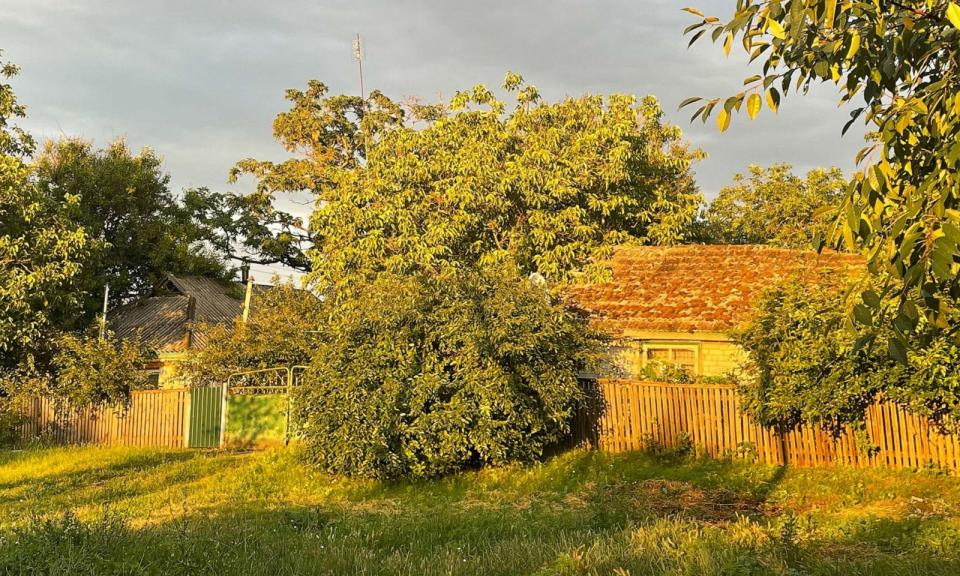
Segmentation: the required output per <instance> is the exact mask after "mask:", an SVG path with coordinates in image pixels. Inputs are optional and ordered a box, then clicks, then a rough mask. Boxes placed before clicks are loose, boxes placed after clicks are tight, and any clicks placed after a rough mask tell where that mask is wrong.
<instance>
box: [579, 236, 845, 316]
mask: <svg viewBox="0 0 960 576" xmlns="http://www.w3.org/2000/svg"><path fill="white" fill-rule="evenodd" d="M610 267H611V269H612V272H613V279H612V281H610V282H606V283H601V284H593V285H588V286H579V287H576V288H574V289H572V290H570V292H569V296H571V297H572V298H573V300H574V301H575V302H576V303H577V304H579V305H580V306H581V307H582V308H584V309H585V310H587V311H588V312H590V313H591V316H592V317H593V319H594V322H595V323H596V324H597V325H598V326H600V327H602V328H604V329H606V330H607V331H609V332H611V333H612V334H614V335H621V334H623V333H624V332H626V331H649V332H727V331H730V330H731V329H733V328H736V327H738V326H739V325H741V324H742V323H743V322H744V321H746V320H749V318H750V317H751V315H752V310H753V306H754V305H755V304H756V303H757V301H758V299H759V297H760V296H761V295H762V294H763V292H764V290H765V289H767V288H769V287H771V286H773V285H774V284H775V283H776V282H778V281H780V280H782V279H784V278H786V277H788V276H791V275H798V276H799V277H800V278H802V279H803V281H810V282H815V281H817V278H818V277H820V276H821V275H822V274H823V273H824V272H827V271H833V272H837V271H839V272H842V273H846V274H850V275H857V274H859V273H861V271H862V270H864V263H863V260H862V258H861V257H860V256H857V255H853V254H841V253H837V252H828V251H824V252H823V253H822V254H817V253H816V252H813V251H801V250H788V249H783V248H773V247H769V246H723V245H682V246H637V247H622V248H619V249H617V250H616V252H615V253H614V256H613V258H612V259H611V260H610Z"/></svg>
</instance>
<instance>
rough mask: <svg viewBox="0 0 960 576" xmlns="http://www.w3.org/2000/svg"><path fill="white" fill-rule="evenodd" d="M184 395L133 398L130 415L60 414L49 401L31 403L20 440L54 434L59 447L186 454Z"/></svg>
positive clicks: (100, 409) (150, 393) (115, 411)
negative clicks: (94, 446)
mask: <svg viewBox="0 0 960 576" xmlns="http://www.w3.org/2000/svg"><path fill="white" fill-rule="evenodd" d="M186 398H187V393H186V391H184V390H179V389H175V390H141V391H135V392H132V393H131V398H130V404H129V406H127V407H126V409H125V410H124V409H119V408H117V407H114V406H84V407H83V408H80V409H78V410H73V409H70V408H67V409H65V410H55V409H54V406H53V402H52V401H51V399H50V398H30V399H28V400H27V401H26V402H25V403H24V408H23V410H22V414H23V416H24V420H25V422H24V424H23V425H22V426H21V427H20V434H21V438H22V439H24V440H31V439H33V438H37V437H40V436H41V435H43V434H47V433H49V434H50V435H51V436H50V437H51V439H52V440H54V441H55V442H57V443H60V444H101V445H105V446H118V445H128V446H151V447H166V448H181V447H183V445H184V442H183V427H184V419H185V418H186V417H187V416H188V412H187V410H186V409H185V408H184V404H185V403H186Z"/></svg>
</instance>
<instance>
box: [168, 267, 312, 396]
mask: <svg viewBox="0 0 960 576" xmlns="http://www.w3.org/2000/svg"><path fill="white" fill-rule="evenodd" d="M275 280H276V279H275ZM275 284H276V285H275V286H273V287H271V288H268V289H266V290H258V291H257V292H255V293H254V294H253V297H252V304H251V309H252V312H251V314H250V318H249V320H248V322H247V324H246V325H243V324H239V323H237V324H218V325H215V326H198V327H197V328H196V330H197V332H199V333H202V334H203V339H204V342H205V345H204V347H203V348H202V349H200V350H198V351H197V352H196V353H195V354H193V355H191V356H190V357H189V358H187V359H186V360H185V361H184V363H183V365H182V367H181V372H180V373H181V374H182V375H183V376H184V377H185V378H186V379H187V380H188V381H189V382H190V383H191V384H192V385H203V384H222V383H223V382H224V380H225V379H226V378H227V377H228V376H229V375H230V374H232V373H234V372H237V371H239V370H252V369H257V368H274V367H277V366H297V365H305V364H309V363H310V361H311V358H312V357H313V350H314V341H315V339H316V337H317V336H316V335H317V329H318V328H319V327H320V326H321V325H322V324H323V318H322V316H321V314H322V312H323V302H322V301H321V300H320V299H319V298H317V297H316V296H315V295H313V294H312V293H310V292H308V291H306V290H298V289H297V288H296V287H294V285H293V284H290V283H287V284H281V283H276V282H275Z"/></svg>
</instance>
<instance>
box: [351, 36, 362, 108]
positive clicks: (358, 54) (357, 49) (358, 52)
mask: <svg viewBox="0 0 960 576" xmlns="http://www.w3.org/2000/svg"><path fill="white" fill-rule="evenodd" d="M353 58H354V59H355V60H356V61H357V68H358V69H359V70H360V99H361V100H363V99H364V92H363V50H362V46H361V44H360V33H359V32H358V33H357V35H356V36H355V37H354V38H353Z"/></svg>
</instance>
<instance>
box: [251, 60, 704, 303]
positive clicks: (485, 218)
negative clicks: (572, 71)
mask: <svg viewBox="0 0 960 576" xmlns="http://www.w3.org/2000/svg"><path fill="white" fill-rule="evenodd" d="M504 89H505V90H506V91H507V92H508V93H511V94H513V96H514V100H515V101H514V103H513V104H512V105H508V104H506V103H505V102H503V101H501V100H499V99H498V98H497V97H496V95H495V94H494V93H493V92H492V91H491V90H489V89H488V88H486V87H485V86H482V85H478V86H476V87H474V88H473V89H471V90H468V91H463V92H458V93H456V94H455V95H454V96H453V97H452V98H451V99H450V100H449V102H441V103H437V104H421V103H419V102H417V101H409V102H406V103H403V104H401V103H397V102H394V101H393V100H391V99H389V98H388V97H386V96H385V95H383V94H382V93H380V92H373V93H371V94H370V96H369V98H367V99H365V100H363V99H360V98H358V97H354V96H330V95H328V93H327V88H326V87H325V86H324V85H323V84H321V83H319V82H310V83H309V84H308V87H307V89H306V91H300V90H290V91H288V92H287V98H288V99H289V100H290V101H291V103H292V105H291V108H290V109H289V110H288V111H286V112H284V113H282V114H280V115H279V116H278V117H277V119H276V121H275V122H274V134H275V136H276V137H277V139H278V140H279V141H280V142H281V143H283V144H284V146H285V147H286V148H287V150H289V151H290V152H292V153H293V154H294V157H293V158H291V159H289V160H286V161H284V162H280V163H274V162H265V161H258V160H245V161H242V162H240V163H238V164H237V167H236V169H235V175H241V174H250V175H253V176H254V177H255V178H256V180H257V182H258V192H257V193H258V194H260V195H262V196H263V197H268V198H272V195H273V194H275V193H276V192H303V191H307V192H310V193H312V194H314V195H315V198H316V200H317V203H316V206H315V211H314V213H313V215H312V218H311V220H310V224H309V239H310V241H311V243H312V250H311V251H310V253H309V254H310V260H311V269H312V275H311V279H312V280H313V281H315V282H316V283H317V284H318V285H319V286H324V287H332V286H336V285H338V284H344V283H349V282H350V281H351V280H352V279H356V278H357V277H358V276H357V275H359V276H360V277H369V276H370V275H371V274H377V273H380V272H391V273H402V274H405V273H412V272H426V273H440V272H442V271H443V270H444V269H445V268H446V267H451V266H452V267H463V266H474V265H483V264H494V263H499V262H502V261H506V260H509V261H511V262H514V263H515V264H516V265H517V266H519V268H520V270H521V271H523V273H533V272H536V273H539V274H541V275H542V276H544V277H545V278H547V279H548V280H551V281H557V282H564V281H568V280H570V279H572V278H573V277H575V276H577V275H579V274H581V273H583V271H584V270H587V269H590V268H591V266H592V265H594V264H596V263H597V262H599V261H601V260H602V259H603V258H604V257H605V256H606V255H607V254H609V251H610V250H611V249H612V247H613V246H615V245H617V244H621V243H671V242H675V241H678V240H679V239H680V238H681V237H682V235H683V233H684V230H685V228H686V227H687V226H688V225H689V224H690V222H691V221H692V220H693V218H694V216H695V214H696V209H697V206H698V204H699V202H700V194H699V192H698V190H697V188H696V185H695V183H694V182H693V179H692V176H691V173H690V166H691V164H692V163H693V162H694V161H696V160H697V159H698V158H700V156H701V154H700V152H698V151H694V150H691V149H690V148H689V146H688V144H687V143H685V142H684V141H683V140H682V134H681V131H680V129H679V128H678V127H676V126H671V125H665V124H663V122H662V110H661V108H660V106H659V104H658V103H657V101H656V99H654V98H652V97H647V98H643V99H640V100H638V99H636V98H634V97H632V96H625V95H611V96H608V97H602V96H594V95H586V96H582V97H577V98H566V99H563V100H560V101H558V102H547V101H545V100H543V99H542V98H541V96H540V94H539V93H538V92H537V90H536V88H535V87H533V86H530V85H527V84H525V83H524V82H523V79H522V78H521V77H520V76H519V75H517V74H512V73H511V74H508V75H507V78H506V80H505V82H504Z"/></svg>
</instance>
